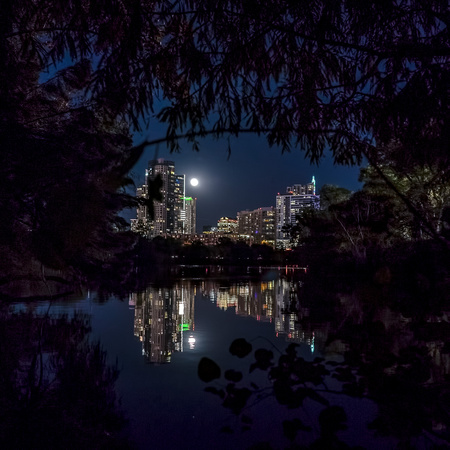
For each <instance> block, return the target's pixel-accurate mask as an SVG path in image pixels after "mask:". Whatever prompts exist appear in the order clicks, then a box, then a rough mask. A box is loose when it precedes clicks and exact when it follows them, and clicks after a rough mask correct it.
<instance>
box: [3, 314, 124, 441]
mask: <svg viewBox="0 0 450 450" xmlns="http://www.w3.org/2000/svg"><path fill="white" fill-rule="evenodd" d="M89 331H90V322H89V318H88V317H87V316H85V315H82V314H76V315H75V316H73V317H72V318H69V317H67V316H60V317H56V318H55V317H50V316H47V315H38V314H35V313H33V312H31V311H30V312H21V313H11V312H10V311H3V310H2V312H1V318H0V334H1V339H0V342H1V344H0V353H1V360H2V365H1V369H0V377H1V389H0V398H1V403H2V410H1V413H0V415H1V420H0V424H1V425H0V436H1V440H2V442H3V443H4V444H5V445H7V448H48V447H51V448H61V449H63V448H81V447H89V448H105V447H111V446H112V448H128V447H129V446H128V445H127V444H126V442H123V441H122V440H121V438H119V437H118V435H117V433H118V431H119V430H120V429H121V428H122V427H123V425H124V423H125V421H124V418H123V416H122V414H121V412H120V411H119V409H118V402H117V398H116V394H115V388H114V383H115V381H116V379H117V377H118V375H119V371H118V368H117V365H115V366H109V365H108V364H107V362H106V353H105V351H104V350H103V349H102V347H101V346H100V343H92V342H90V341H89Z"/></svg>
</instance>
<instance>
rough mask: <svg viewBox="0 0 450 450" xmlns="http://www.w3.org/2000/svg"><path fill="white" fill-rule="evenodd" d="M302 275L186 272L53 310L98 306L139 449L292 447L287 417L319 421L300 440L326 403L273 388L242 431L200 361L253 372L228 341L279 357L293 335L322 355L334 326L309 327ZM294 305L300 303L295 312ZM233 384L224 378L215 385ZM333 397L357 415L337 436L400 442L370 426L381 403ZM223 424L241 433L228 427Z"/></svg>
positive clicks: (260, 375)
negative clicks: (290, 402)
mask: <svg viewBox="0 0 450 450" xmlns="http://www.w3.org/2000/svg"><path fill="white" fill-rule="evenodd" d="M301 283H302V282H301V281H299V280H298V279H296V278H295V277H291V276H289V274H285V273H282V274H280V273H279V272H278V271H275V272H274V271H271V272H266V273H262V274H260V276H259V277H257V278H251V277H236V278H234V279H229V278H215V277H204V278H203V277H199V278H195V279H191V278H180V279H178V280H177V281H176V282H175V283H174V284H173V285H171V286H170V287H156V286H150V287H148V288H147V289H146V290H145V291H144V292H140V293H134V294H131V295H130V296H129V298H128V299H125V300H119V299H117V298H114V297H112V298H110V299H109V300H108V301H105V302H100V301H99V300H98V299H97V297H96V295H95V294H94V293H88V294H87V295H86V296H84V297H83V298H79V299H72V300H71V301H67V300H64V301H58V302H56V301H55V302H53V303H52V304H51V306H50V311H51V312H52V313H53V314H59V313H61V312H65V313H71V312H73V311H75V310H77V311H82V312H85V313H89V314H90V315H91V317H92V336H93V339H99V340H100V341H101V343H102V345H103V347H104V349H105V350H106V351H107V353H108V358H109V360H110V361H111V363H115V362H116V360H117V361H118V364H119V368H120V377H119V380H118V382H117V384H116V386H117V392H118V395H119V396H120V398H121V404H122V408H123V410H124V412H125V414H126V416H127V417H128V419H129V425H128V428H127V430H126V433H127V434H128V436H129V437H130V438H131V440H132V441H133V442H134V443H135V445H136V447H137V448H139V449H147V448H148V449H150V448H151V449H175V448H185V449H210V448H217V449H230V448H234V449H241V448H242V449H244V448H248V447H249V446H251V445H253V444H255V443H258V442H268V443H270V445H272V447H273V448H286V447H287V446H288V445H289V441H288V440H287V439H286V438H285V437H284V436H283V433H282V420H283V419H285V418H292V417H301V418H302V420H303V421H304V422H305V423H308V421H309V423H308V424H309V425H310V426H311V427H312V429H313V430H312V431H311V432H307V433H306V432H305V433H303V435H301V436H303V437H302V438H301V439H304V440H305V442H307V441H311V440H313V439H315V438H317V437H318V429H317V421H316V416H317V413H318V412H319V411H320V410H321V408H323V407H322V406H321V405H319V404H315V403H313V402H310V403H308V402H306V403H305V408H302V409H301V410H294V411H288V410H287V409H286V408H284V407H281V406H280V405H278V404H277V402H276V401H275V400H274V399H273V398H272V397H269V398H267V399H265V400H264V401H261V402H259V403H257V404H255V405H254V406H253V407H251V408H250V409H249V410H248V411H247V413H248V415H249V416H250V417H251V418H252V420H253V425H252V427H251V429H250V430H247V431H242V430H241V424H240V423H239V421H238V420H237V419H236V417H235V416H233V415H232V414H231V413H230V412H229V411H228V410H226V409H225V408H223V407H222V406H221V402H220V399H219V398H218V397H217V396H214V395H212V394H210V393H207V392H205V391H204V389H205V386H206V385H205V383H203V382H202V381H200V380H199V378H198V375H197V366H198V362H199V360H200V359H201V358H202V357H204V356H207V357H209V358H211V359H213V360H215V361H216V362H217V363H218V364H219V366H220V367H221V368H222V371H223V369H228V368H233V369H236V370H242V371H243V373H244V374H245V376H249V375H248V372H249V370H248V369H249V365H250V363H251V362H252V359H251V357H250V356H248V357H246V358H243V359H238V358H236V357H234V356H231V355H230V354H229V352H228V348H229V346H230V343H231V342H232V341H233V340H234V339H236V338H241V337H242V338H245V339H247V340H248V341H250V342H251V343H252V345H253V348H254V349H256V348H259V347H265V348H269V349H271V350H272V351H273V352H274V354H275V358H276V359H277V357H278V356H277V355H279V354H280V352H282V351H283V350H284V349H285V348H286V346H287V344H288V343H290V342H295V343H298V344H299V347H298V349H297V353H298V354H300V355H301V356H303V357H304V358H305V359H313V358H315V357H320V356H322V352H323V348H324V343H325V340H326V337H327V330H326V328H324V327H323V326H322V327H320V326H316V327H308V329H302V327H301V326H299V324H298V318H299V317H301V316H308V314H309V311H308V308H302V305H301V301H299V298H298V295H297V291H298V290H299V287H300V286H301ZM47 307H48V304H41V305H39V308H42V309H46V308H47ZM293 308H294V309H296V312H295V313H294V312H292V313H289V312H288V311H289V310H290V309H291V310H292V309H293ZM330 357H331V358H337V359H338V358H339V355H338V353H336V354H328V355H327V358H330ZM252 377H253V378H252V379H253V380H254V381H256V382H257V383H259V386H263V385H269V383H268V381H267V374H266V373H265V372H261V371H256V372H254V373H253V374H252ZM249 379H250V378H249ZM244 380H245V378H244ZM225 384H226V381H224V380H223V379H222V380H221V381H217V383H216V384H214V385H215V386H217V387H220V386H224V385H225ZM332 400H333V403H334V404H338V405H339V404H340V405H343V406H345V408H346V410H347V413H348V414H349V419H350V422H351V425H350V427H349V429H348V430H346V431H343V432H342V433H341V434H340V435H339V436H340V437H341V438H342V439H344V440H345V441H347V442H348V443H349V444H351V445H357V444H359V445H363V446H364V447H365V448H392V447H391V446H390V442H389V441H387V440H384V439H374V437H373V436H371V435H369V434H368V433H367V432H366V431H365V430H366V423H367V422H368V421H369V420H371V419H373V418H374V415H375V412H376V408H375V406H374V405H373V404H371V403H370V402H369V401H368V400H352V401H351V402H350V403H348V399H347V400H343V399H342V398H339V397H337V398H334V399H332ZM224 426H229V427H230V428H231V429H232V430H233V431H234V432H233V433H232V434H229V433H221V432H220V431H219V430H220V429H221V428H222V427H224Z"/></svg>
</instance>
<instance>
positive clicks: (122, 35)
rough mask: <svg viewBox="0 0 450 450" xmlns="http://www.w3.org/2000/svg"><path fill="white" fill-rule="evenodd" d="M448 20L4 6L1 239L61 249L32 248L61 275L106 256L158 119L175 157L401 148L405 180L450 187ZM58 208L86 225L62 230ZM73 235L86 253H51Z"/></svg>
mask: <svg viewBox="0 0 450 450" xmlns="http://www.w3.org/2000/svg"><path fill="white" fill-rule="evenodd" d="M449 21H450V12H449V8H448V2H447V1H445V0H416V1H415V0H408V1H403V0H400V1H399V0H383V1H380V0H373V1H368V2H356V1H351V0H346V1H344V0H343V1H331V0H322V1H318V2H317V1H316V2H310V1H298V0H296V1H291V0H279V1H277V2H272V1H270V2H269V1H266V0H255V1H248V0H245V1H243V0H233V1H223V2H216V1H210V0H202V1H201V2H200V1H190V0H181V1H177V2H174V1H170V0H169V1H163V2H159V1H158V2H155V1H148V0H140V1H136V0H121V1H117V0H104V1H102V2H97V1H89V0H86V1H78V0H64V1H63V0H57V1H53V0H52V1H50V0H19V1H17V0H4V1H2V14H1V17H0V98H1V102H0V139H1V146H0V151H1V157H2V162H3V164H2V169H1V170H2V173H1V182H0V189H1V196H0V198H1V204H0V207H1V208H2V212H3V213H4V215H5V216H6V217H7V221H6V224H2V226H3V228H4V229H3V230H2V234H3V236H4V237H5V236H10V237H11V236H14V235H15V236H16V237H17V236H21V237H20V239H21V240H22V243H23V235H24V234H27V233H28V232H30V231H32V232H33V233H34V232H35V231H36V233H35V234H36V236H38V238H37V239H33V238H32V239H31V242H42V236H48V237H51V238H52V239H53V238H55V239H53V240H54V241H55V242H54V243H53V246H51V247H48V248H47V247H46V248H45V249H42V248H40V246H38V248H36V249H35V253H37V254H39V255H40V258H43V260H45V261H52V263H53V265H55V266H60V265H61V264H60V262H61V261H60V260H61V258H62V260H67V259H72V258H73V257H74V256H76V254H77V252H79V251H81V249H82V248H83V246H89V247H90V248H91V250H92V249H93V250H92V251H93V252H94V253H96V254H97V253H98V250H99V247H101V246H103V245H104V243H101V242H100V241H99V240H98V239H91V238H94V237H95V234H99V233H100V234H101V229H102V228H104V227H105V226H106V227H108V225H107V223H109V226H111V225H112V224H113V225H114V222H117V220H116V217H117V215H116V213H117V212H118V211H119V210H120V209H121V208H122V207H124V206H127V205H129V204H130V203H129V202H128V200H127V199H126V198H125V197H121V196H120V195H119V196H117V194H118V193H120V191H118V189H120V187H121V186H123V185H124V184H126V183H127V182H128V181H129V180H127V178H126V174H127V172H128V171H129V169H130V168H131V167H132V166H133V163H134V162H135V161H136V160H137V158H138V157H139V156H140V154H141V152H142V150H143V148H144V147H145V145H148V144H149V143H151V142H150V141H149V142H144V143H142V145H140V146H137V147H135V148H134V149H133V148H131V140H130V136H129V130H130V127H131V128H134V129H139V128H149V129H150V130H151V127H152V120H160V121H163V122H165V123H166V124H167V133H166V136H164V137H161V138H160V139H155V140H153V141H152V142H154V143H155V142H159V141H166V142H168V143H169V144H170V145H171V148H172V149H173V150H176V149H178V148H179V139H180V138H181V137H183V138H187V139H188V140H190V141H191V142H192V143H193V146H194V148H198V145H199V143H198V139H199V138H200V137H202V136H204V135H207V134H212V135H214V136H216V137H222V136H227V135H232V136H233V135H234V136H237V135H239V134H240V133H244V132H252V133H257V134H262V135H264V136H266V138H267V140H268V142H269V143H270V144H273V145H277V146H280V147H281V148H282V149H283V150H289V149H291V148H296V147H299V148H301V149H303V150H305V151H306V156H307V157H309V159H310V160H311V161H319V160H320V158H321V156H322V154H323V152H324V151H326V150H328V149H329V150H331V152H332V153H333V156H334V160H335V162H336V163H339V164H354V163H360V162H361V160H362V158H363V157H366V158H367V159H368V160H369V162H370V163H371V164H372V165H374V166H378V167H382V165H383V164H386V158H385V154H386V148H388V147H389V146H392V145H395V147H396V148H397V149H398V153H397V156H398V158H397V159H398V160H401V161H402V162H403V163H404V164H405V167H415V166H417V165H422V166H423V165H428V166H432V167H434V168H435V170H437V173H438V174H439V177H440V178H441V179H442V180H447V179H448V178H449V176H450V171H449V167H450V161H449V159H450V151H449V142H450V139H449V137H450V136H449V133H450V124H449V103H448V102H449V95H448V93H449V92H448V87H449V74H450V71H449V57H450V45H449V43H450V42H449ZM161 105H164V107H163V108H162V109H161ZM156 106H158V108H159V109H158V110H156ZM154 108H155V110H154ZM389 158H391V160H392V154H391V155H390V156H389ZM63 169H64V170H63ZM80 174H81V176H79V175H80ZM61 187H63V189H61ZM77 192H78V193H79V194H80V195H79V196H78V197H77V195H75V194H76V193H77ZM89 192H93V193H94V196H93V197H92V198H91V200H89V201H90V202H91V206H89V208H85V206H86V203H84V206H83V205H80V204H77V201H78V200H80V199H81V198H83V196H84V197H88V193H89ZM58 195H59V196H60V200H61V198H64V199H66V200H67V207H66V209H65V210H64V211H65V212H67V213H68V212H69V211H71V212H72V216H71V217H72V219H73V220H72V219H69V218H67V217H66V218H65V219H61V220H62V221H63V222H64V223H57V222H55V221H54V218H55V212H56V211H57V210H58V209H59V206H58V205H59V204H60V203H61V202H59V203H58V201H56V199H57V196H58ZM75 197H77V200H76V201H75ZM72 200H73V201H72ZM95 205H102V207H103V208H104V209H103V212H102V213H101V211H102V209H101V208H96V206H95ZM413 206H414V205H413ZM77 208H80V211H84V210H88V211H90V215H88V217H87V219H88V222H89V223H90V224H92V226H88V224H87V223H85V224H83V225H80V224H79V223H78V224H77V223H76V222H77V219H76V217H75V214H74V213H73V212H74V211H76V210H77ZM93 210H96V211H97V214H98V215H99V216H101V217H102V218H106V219H105V220H100V221H99V220H98V217H96V216H95V214H93V213H92V211H93ZM58 220H60V219H58ZM69 224H70V225H69ZM94 224H97V225H98V226H97V225H94ZM66 226H68V228H67V227H66ZM114 226H115V227H116V226H117V223H116V225H114ZM22 227H24V229H22ZM52 227H53V228H58V230H59V231H60V230H61V229H63V228H64V229H69V230H70V232H68V233H63V235H62V236H56V237H55V233H54V230H53V229H52ZM74 228H75V229H74ZM24 230H25V232H24ZM39 233H40V234H39ZM71 233H72V234H73V233H74V234H75V235H76V236H77V239H75V241H73V240H72V241H71V242H72V243H73V242H78V243H79V244H80V245H79V246H75V248H71V247H73V245H72V244H71V245H69V246H68V248H67V245H65V244H64V245H63V251H62V253H63V255H56V256H55V255H52V254H50V253H51V251H52V248H54V249H57V248H59V247H60V244H59V241H61V242H62V241H65V242H67V239H71V237H70V236H71ZM56 234H58V233H56ZM5 240H6V241H8V240H9V238H6V239H5ZM42 252H44V253H46V254H43V253H42ZM49 252H50V253H49Z"/></svg>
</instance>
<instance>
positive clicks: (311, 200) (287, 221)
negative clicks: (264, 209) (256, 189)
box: [275, 177, 320, 248]
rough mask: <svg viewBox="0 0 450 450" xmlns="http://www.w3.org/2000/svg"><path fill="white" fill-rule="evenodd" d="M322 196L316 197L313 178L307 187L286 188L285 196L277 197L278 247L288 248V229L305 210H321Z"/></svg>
mask: <svg viewBox="0 0 450 450" xmlns="http://www.w3.org/2000/svg"><path fill="white" fill-rule="evenodd" d="M319 207H320V196H319V195H316V181H315V179H314V177H312V180H311V183H308V184H306V185H301V184H294V185H293V186H288V187H287V188H286V193H285V194H278V195H277V197H276V205H275V208H276V235H275V239H276V246H277V248H288V247H289V245H290V235H289V233H288V232H286V228H285V227H288V226H290V225H295V224H296V217H297V216H298V215H299V214H300V212H301V211H302V209H303V208H319Z"/></svg>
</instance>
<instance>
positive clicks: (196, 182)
mask: <svg viewBox="0 0 450 450" xmlns="http://www.w3.org/2000/svg"><path fill="white" fill-rule="evenodd" d="M197 185H198V180H197V178H191V186H197Z"/></svg>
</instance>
